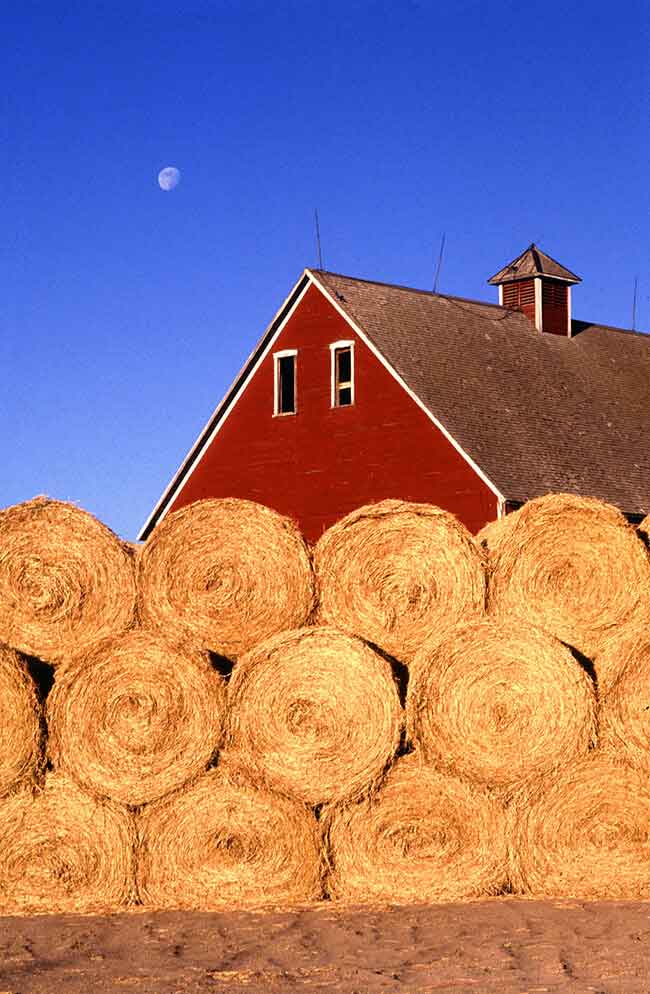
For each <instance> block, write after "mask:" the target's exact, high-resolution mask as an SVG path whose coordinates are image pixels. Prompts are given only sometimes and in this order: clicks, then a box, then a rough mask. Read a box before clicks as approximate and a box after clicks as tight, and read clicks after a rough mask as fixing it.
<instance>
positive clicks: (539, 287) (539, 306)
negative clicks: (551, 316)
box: [535, 276, 544, 331]
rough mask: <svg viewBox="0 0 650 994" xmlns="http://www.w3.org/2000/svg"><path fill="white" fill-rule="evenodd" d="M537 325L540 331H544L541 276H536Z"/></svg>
mask: <svg viewBox="0 0 650 994" xmlns="http://www.w3.org/2000/svg"><path fill="white" fill-rule="evenodd" d="M535 327H536V328H537V330H538V331H544V323H543V318H542V280H541V278H540V277H539V276H536V277H535Z"/></svg>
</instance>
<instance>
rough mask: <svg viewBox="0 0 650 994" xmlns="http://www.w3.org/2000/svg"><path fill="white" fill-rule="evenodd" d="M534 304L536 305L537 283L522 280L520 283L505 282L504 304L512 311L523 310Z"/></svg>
mask: <svg viewBox="0 0 650 994" xmlns="http://www.w3.org/2000/svg"><path fill="white" fill-rule="evenodd" d="M531 304H532V306H533V308H534V307H535V283H534V281H533V280H521V281H520V282H518V283H505V284H504V286H503V306H504V307H509V308H510V310H512V311H523V310H524V309H527V308H528V307H529V306H530V305H531Z"/></svg>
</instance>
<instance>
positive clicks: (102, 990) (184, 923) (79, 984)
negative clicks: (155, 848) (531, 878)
mask: <svg viewBox="0 0 650 994" xmlns="http://www.w3.org/2000/svg"><path fill="white" fill-rule="evenodd" d="M128 991H133V992H136V994H137V992H142V994H204V992H210V994H258V992H259V994H269V992H270V994H273V992H276V991H277V992H285V991H286V992H294V991H296V992H298V991H300V992H310V994H312V992H322V991H327V992H333V994H339V992H340V994H375V992H380V991H381V992H400V994H405V992H407V994H425V992H436V994H437V992H443V994H444V992H445V991H450V992H451V991H454V992H472V994H510V992H513V994H514V992H516V994H528V992H530V994H533V992H535V994H538V992H556V991H557V992H560V991H562V992H569V991H570V992H580V994H585V992H588V991H593V992H595V994H637V992H638V994H649V992H650V903H634V902H620V901H617V902H614V901H611V902H610V901H601V902H576V901H556V902H550V901H546V902H540V901H524V900H518V899H514V898H500V899H495V900H489V901H481V902H475V903H471V904H449V905H437V906H415V907H407V908H400V907H390V908H384V909H368V908H358V907H357V908H347V909H343V908H340V907H337V906H336V905H332V904H325V905H322V906H319V907H318V908H309V909H300V910H296V911H290V912H289V911H271V912H269V911H267V912H237V913H227V912H222V913H203V912H142V911H140V912H138V913H128V914H120V915H110V916H106V917H104V916H94V917H79V916H72V915H51V916H37V917H30V918H27V917H24V918H0V994H7V992H11V994H108V992H110V994H114V992H128Z"/></svg>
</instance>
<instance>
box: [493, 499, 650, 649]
mask: <svg viewBox="0 0 650 994" xmlns="http://www.w3.org/2000/svg"><path fill="white" fill-rule="evenodd" d="M649 599H650V560H649V559H648V554H647V550H646V549H645V548H644V546H643V543H642V542H640V541H639V539H638V537H637V535H636V534H635V532H634V529H633V528H632V526H631V525H628V523H627V522H626V520H625V518H624V517H623V515H622V514H621V513H620V511H618V510H617V509H616V508H615V507H612V506H611V505H609V504H605V503H603V502H602V501H598V500H594V499H593V498H589V497H576V496H574V495H573V494H549V495H547V496H545V497H538V498H536V499H535V500H531V501H529V502H528V503H527V504H525V505H524V506H523V507H522V508H520V509H519V511H518V512H517V514H516V515H509V516H508V517H507V518H506V519H505V523H504V531H503V532H502V533H501V534H500V536H499V541H498V543H497V547H496V549H495V550H494V552H493V553H491V554H490V578H489V586H488V608H489V611H490V613H492V614H495V615H497V616H500V617H503V616H506V615H516V616H518V617H523V618H526V619H527V620H528V621H529V622H531V623H532V624H534V625H537V626H538V627H540V628H544V629H545V630H546V631H548V632H550V633H551V634H552V635H555V636H556V637H557V638H559V639H561V640H562V641H563V642H566V643H568V644H569V645H571V646H573V647H574V648H576V649H578V650H579V651H580V652H581V653H583V654H584V655H586V656H587V657H589V658H590V659H592V658H593V657H594V655H595V654H596V653H597V652H598V651H599V649H600V647H601V646H602V644H603V643H604V641H605V640H606V639H607V638H608V637H609V636H610V635H611V633H612V632H613V631H614V630H615V629H616V628H617V627H618V626H619V625H622V624H623V623H625V622H627V621H629V620H631V619H632V618H633V617H634V616H635V614H636V613H637V612H638V611H639V610H640V609H641V607H642V605H643V604H644V603H645V604H646V605H647V604H648V601H649Z"/></svg>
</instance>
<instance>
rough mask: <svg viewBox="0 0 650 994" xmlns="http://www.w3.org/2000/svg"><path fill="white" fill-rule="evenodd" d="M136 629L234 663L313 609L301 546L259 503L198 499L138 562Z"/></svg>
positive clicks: (170, 521)
mask: <svg viewBox="0 0 650 994" xmlns="http://www.w3.org/2000/svg"><path fill="white" fill-rule="evenodd" d="M138 586H139V613H140V617H141V620H142V623H143V624H144V625H145V626H147V627H151V628H156V629H159V630H162V631H164V632H165V633H166V634H167V635H169V636H170V637H173V638H177V639H182V640H185V641H191V642H193V643H194V644H196V645H198V646H199V647H200V648H204V649H209V650H211V651H213V652H216V653H219V654H220V655H223V656H227V657H228V658H231V659H235V658H237V657H238V656H239V655H241V653H243V652H245V651H246V650H247V649H250V648H251V647H252V646H253V645H256V644H257V643H258V642H261V641H262V640H263V639H265V638H268V637H269V636H270V635H273V634H275V633H276V632H278V631H282V630H283V629H285V628H297V627H298V626H299V625H302V624H304V622H305V621H306V619H307V617H308V616H309V614H310V613H311V611H312V608H313V605H314V577H313V573H312V568H311V561H310V557H309V552H308V550H307V546H306V545H305V542H304V540H303V538H302V536H301V535H300V532H299V531H298V529H297V528H296V526H295V525H294V524H293V522H292V521H291V520H290V519H289V518H285V517H283V516H282V515H281V514H278V513H277V512H276V511H272V510H271V509H270V508H268V507H263V506H262V505H261V504H255V503H253V502H252V501H248V500H237V499H235V498H225V499H223V500H201V501H197V502H196V503H194V504H189V505H188V506H187V507H184V508H181V510H179V511H175V512H174V513H173V514H170V515H168V516H167V517H166V518H165V519H164V520H163V521H162V522H161V523H160V524H159V525H158V526H157V527H156V529H155V531H154V532H153V533H152V535H151V537H150V538H149V539H148V540H147V542H146V543H145V545H144V546H143V548H142V549H141V551H140V553H139V556H138Z"/></svg>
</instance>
